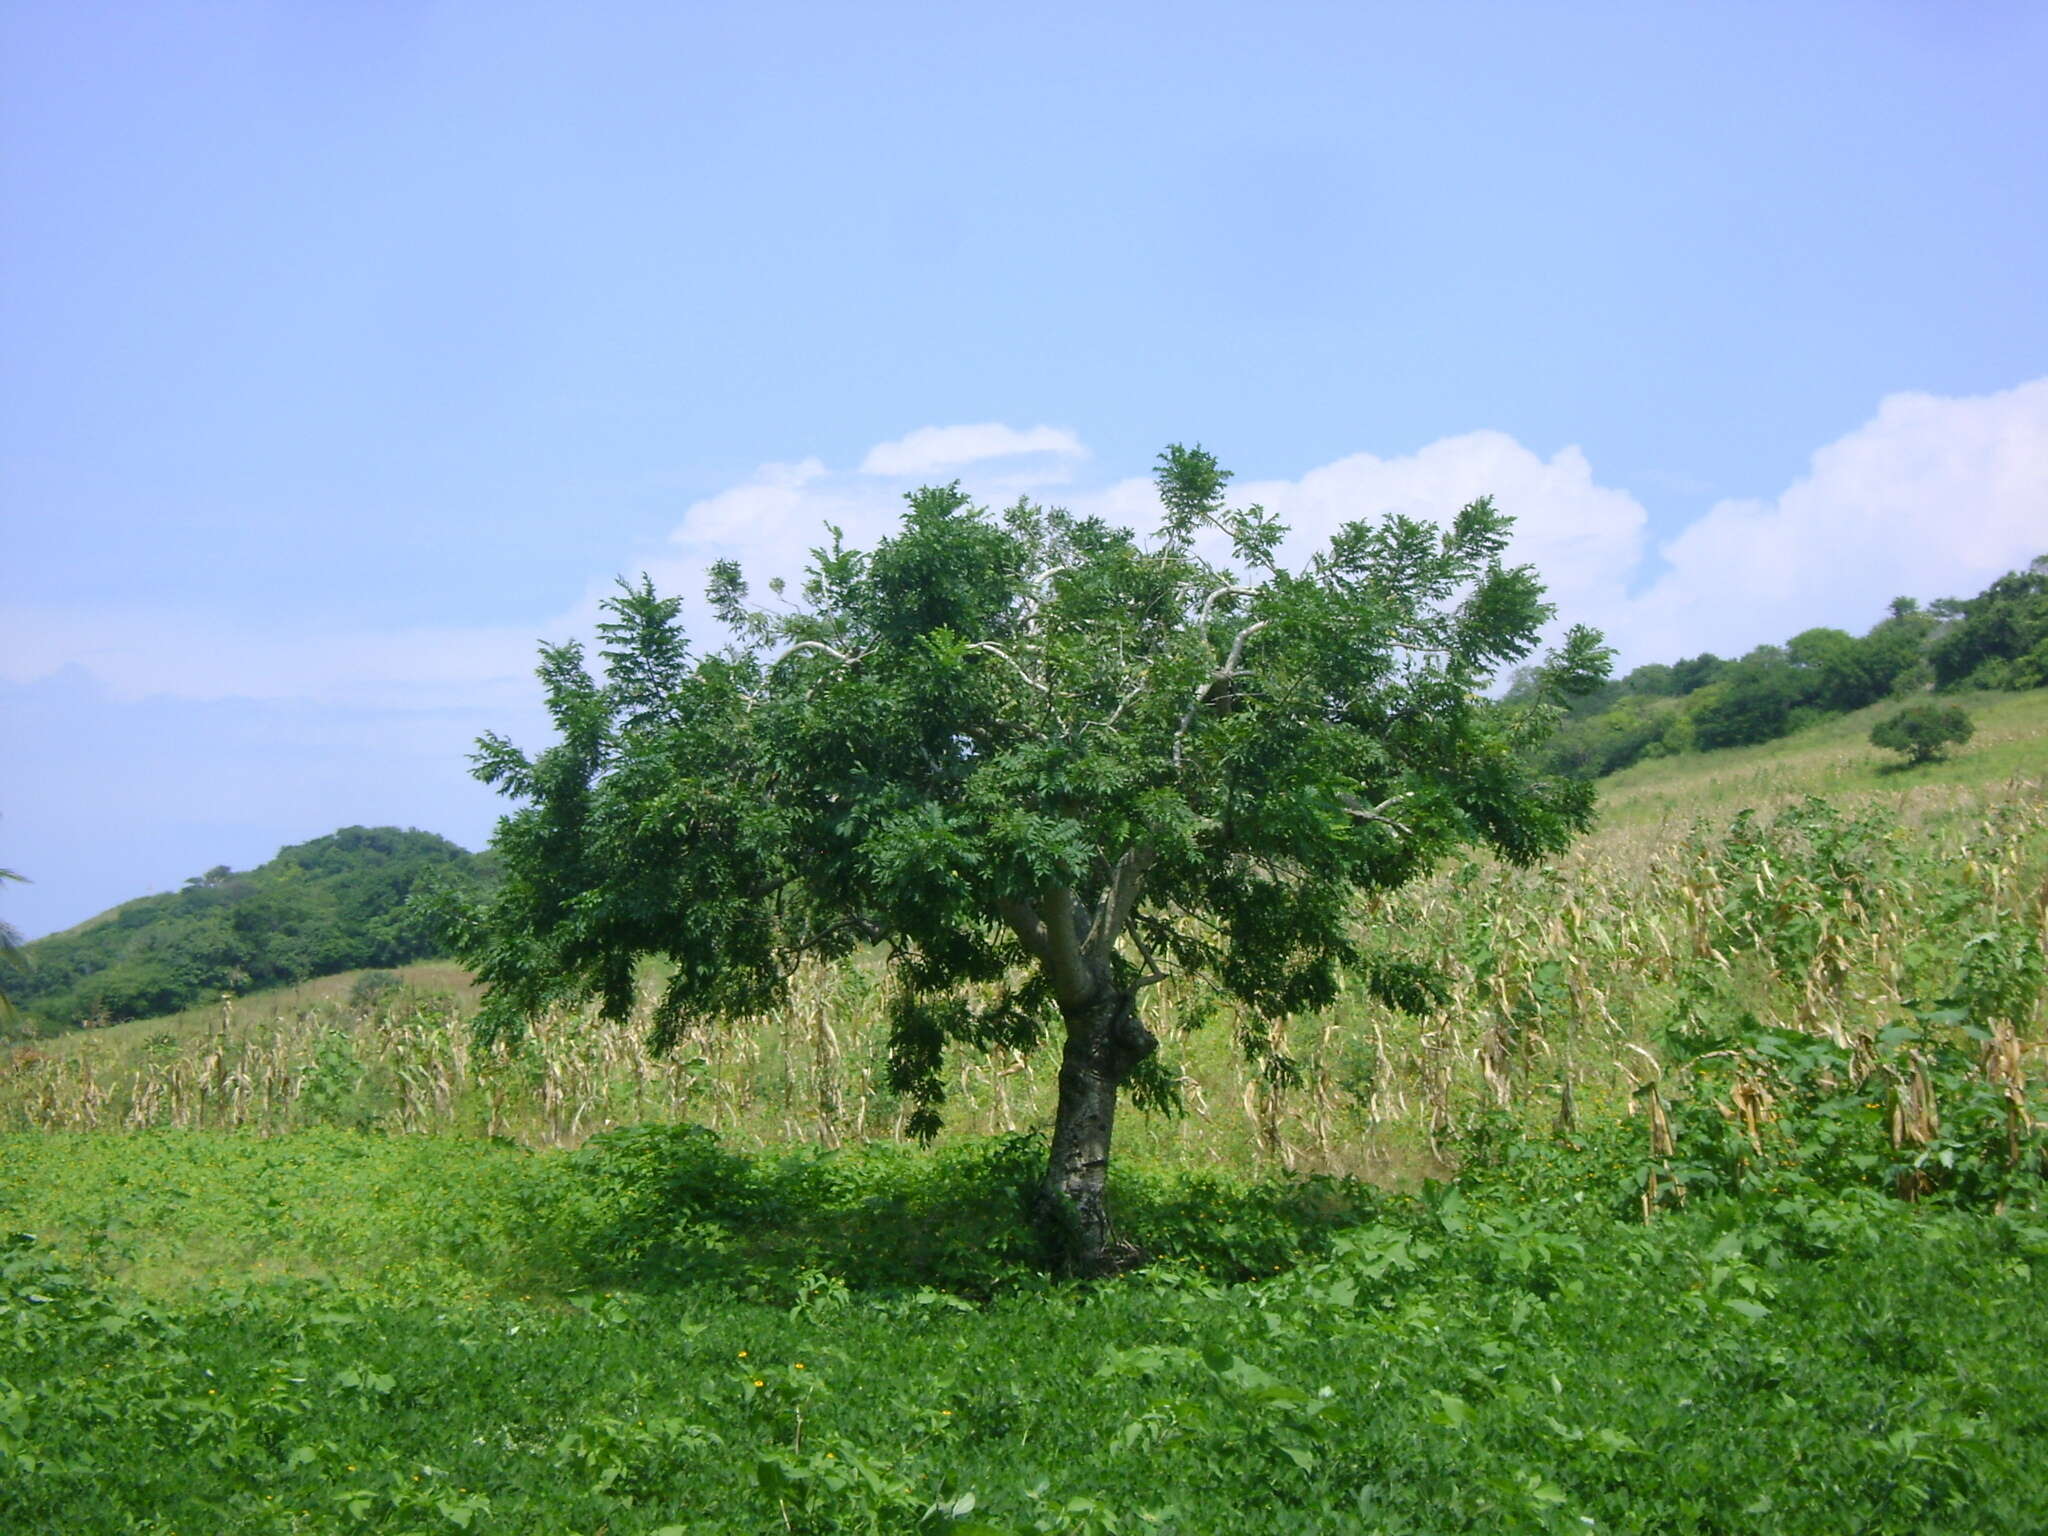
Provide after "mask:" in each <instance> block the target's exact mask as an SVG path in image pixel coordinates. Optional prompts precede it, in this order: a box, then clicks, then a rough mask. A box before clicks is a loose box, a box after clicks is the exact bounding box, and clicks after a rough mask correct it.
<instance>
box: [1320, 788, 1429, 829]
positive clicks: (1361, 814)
mask: <svg viewBox="0 0 2048 1536" xmlns="http://www.w3.org/2000/svg"><path fill="white" fill-rule="evenodd" d="M1414 798H1415V793H1414V791H1413V790H1410V791H1409V792H1408V793H1406V794H1401V795H1390V796H1388V797H1387V798H1386V799H1385V800H1382V801H1381V802H1380V803H1379V804H1378V805H1374V806H1368V805H1367V804H1366V803H1365V802H1364V801H1363V800H1361V799H1359V798H1358V796H1356V795H1349V794H1346V795H1339V796H1338V797H1337V799H1338V802H1339V803H1340V804H1341V805H1343V807H1344V810H1345V813H1346V814H1347V815H1351V816H1355V817H1357V818H1358V819H1359V820H1360V821H1373V822H1378V823H1379V824H1380V825H1381V826H1383V827H1391V828H1393V830H1394V831H1395V832H1397V833H1399V834H1400V835H1401V836H1402V837H1413V836H1414V835H1415V831H1414V829H1413V828H1412V827H1410V826H1409V825H1408V824H1407V823H1406V822H1403V821H1396V820H1394V818H1393V817H1391V816H1389V815H1388V814H1387V812H1388V811H1390V810H1391V809H1393V808H1394V807H1395V806H1397V805H1399V804H1400V803H1401V802H1402V801H1403V800H1413V799H1414Z"/></svg>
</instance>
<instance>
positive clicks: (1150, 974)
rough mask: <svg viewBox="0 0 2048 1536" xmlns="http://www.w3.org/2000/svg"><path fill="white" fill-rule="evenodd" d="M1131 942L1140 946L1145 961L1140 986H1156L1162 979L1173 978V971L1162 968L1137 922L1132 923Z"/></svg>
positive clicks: (1139, 951) (1139, 980)
mask: <svg viewBox="0 0 2048 1536" xmlns="http://www.w3.org/2000/svg"><path fill="white" fill-rule="evenodd" d="M1131 942H1132V943H1133V944H1135V945H1137V946H1138V954H1139V956H1140V957H1141V958H1142V959H1143V960H1144V962H1145V974H1144V975H1142V976H1140V977H1139V978H1138V985H1139V986H1141V987H1155V986H1157V985H1158V984H1159V983H1160V982H1162V981H1171V980H1173V975H1172V973H1171V972H1169V971H1165V970H1162V969H1161V968H1160V965H1159V962H1158V961H1157V960H1156V959H1154V958H1153V956H1152V948H1151V946H1150V945H1148V944H1147V943H1146V942H1145V935H1144V934H1143V933H1142V932H1141V931H1140V930H1139V927H1138V925H1137V924H1136V923H1132V924H1131Z"/></svg>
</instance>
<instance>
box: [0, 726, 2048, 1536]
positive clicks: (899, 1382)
mask: <svg viewBox="0 0 2048 1536" xmlns="http://www.w3.org/2000/svg"><path fill="white" fill-rule="evenodd" d="M1971 708H1972V710H1973V712H1974V713H1975V714H1976V715H1977V719H1978V734H1977V737H1976V739H1975V740H1974V741H1973V742H1972V743H1971V744H1970V746H1969V747H1968V748H1967V749H1965V750H1963V751H1962V752H1959V753H1958V754H1957V755H1956V756H1955V758H1954V759H1953V760H1952V761H1951V762H1949V763H1946V764H1936V765H1932V766H1930V767H1927V768H1921V769H1914V770H1911V771H1907V772H1901V771H1892V770H1889V769H1888V768H1887V766H1886V765H1885V763H1884V761H1883V756H1884V755H1883V754H1879V753H1878V752H1876V751H1875V749H1872V748H1870V747H1869V746H1868V744H1867V742H1865V741H1864V740H1863V738H1864V736H1866V735H1867V732H1868V729H1869V722H1868V720H1860V721H1859V720H1858V719H1856V718H1854V717H1852V718H1850V719H1847V720H1844V721H1838V722H1832V723H1830V724H1828V725H1825V726H1822V727H1819V728H1816V729H1815V730H1813V731H1810V732H1807V733H1804V734H1802V735H1800V736H1798V737H1794V738H1792V739H1790V740H1788V741H1786V742H1781V743H1777V744H1774V746H1772V747H1770V748H1760V749H1750V750H1747V751H1744V752H1729V753H1722V754H1715V755H1712V756H1707V757H1699V758H1688V759H1675V760H1668V761H1664V762H1658V763H1651V764H1645V765H1641V766H1639V767H1638V768H1636V769H1633V770H1630V771H1629V772H1628V773H1626V774H1623V775H1619V776H1617V777H1616V778H1615V779H1613V780H1610V781H1607V783H1606V785H1605V786H1603V787H1604V789H1605V791H1606V806H1607V811H1606V814H1605V816H1604V818H1603V824H1602V828H1601V830H1600V831H1599V833H1598V834H1597V835H1596V836H1594V837H1593V838H1591V839H1589V840H1588V841H1587V843H1586V844H1585V845H1584V846H1583V847H1582V848H1581V849H1579V850H1578V851H1576V852H1575V853H1574V854H1573V855H1572V856H1571V857H1570V858H1568V859H1566V860H1563V861H1561V862H1560V863H1559V864H1558V865H1557V866H1556V867H1555V868H1553V869H1549V870H1541V871H1534V872H1528V873H1517V872H1514V871H1508V870H1503V869H1500V868H1497V867H1494V866H1492V865H1489V864H1481V863H1474V864H1470V865H1467V866H1464V867H1461V868H1456V869H1450V870H1446V871H1444V872H1443V873H1442V875H1441V877H1440V878H1438V879H1436V880H1434V881H1432V882H1430V883H1429V884H1427V885H1426V886H1422V887H1418V888H1416V889H1415V890H1413V891H1411V892H1407V893H1403V895H1402V896H1400V897H1399V898H1398V899H1396V900H1392V901H1389V902H1386V903H1383V904H1382V905H1381V906H1379V907H1378V908H1377V909H1375V910H1374V911H1373V912H1371V913H1369V914H1368V917H1367V920H1368V921H1369V922H1371V923H1373V924H1374V925H1376V927H1377V928H1378V929H1380V930H1382V931H1384V932H1386V933H1387V934H1389V935H1390V936H1393V937H1394V938H1395V939H1396V940H1397V941H1398V942H1399V944H1400V945H1402V946H1403V947H1404V948H1405V949H1406V950H1407V951H1408V952H1411V953H1416V954H1427V955H1431V956H1433V957H1436V958H1438V959H1440V960H1443V961H1444V962H1445V963H1446V964H1447V966H1448V969H1449V971H1450V973H1451V979H1452V995H1451V1000H1450V1002H1449V1003H1448V1004H1447V1005H1446V1007H1444V1008H1443V1009H1442V1010H1440V1011H1438V1012H1435V1013H1432V1014H1430V1015H1428V1016H1425V1017H1421V1018H1408V1017H1402V1016H1398V1015H1394V1014H1389V1013H1386V1012H1384V1011H1382V1010H1379V1009H1377V1008H1375V1007H1373V1006H1370V1005H1368V1004H1367V1003H1365V1002H1364V1001H1362V1000H1360V999H1357V998H1353V997H1347V998H1346V999H1345V1000H1344V1002H1342V1003H1341V1004H1340V1005H1339V1006H1338V1007H1337V1008H1336V1009H1333V1010H1332V1011H1331V1013H1330V1014H1329V1015H1328V1016H1326V1017H1318V1018H1313V1019H1298V1020H1293V1021H1289V1023H1288V1024H1287V1025H1286V1026H1285V1027H1284V1028H1283V1029H1281V1030H1278V1031H1276V1032H1275V1033H1274V1034H1273V1035H1271V1036H1270V1037H1267V1038H1265V1039H1263V1040H1261V1039H1259V1038H1257V1037H1255V1036H1254V1037H1253V1038H1251V1039H1250V1042H1249V1043H1251V1044H1252V1045H1253V1047H1254V1049H1253V1051H1252V1053H1251V1056H1250V1059H1249V1060H1248V1059H1247V1056H1246V1053H1245V1051H1244V1050H1243V1049H1242V1048H1241V1047H1242V1046H1243V1045H1244V1044H1246V1043H1247V1040H1246V1037H1247V1033H1248V1025H1247V1022H1246V1021H1244V1020H1241V1019H1238V1018H1235V1017H1234V1016H1232V1015H1231V1014H1230V1013H1229V1012H1228V1011H1227V1010H1223V1009H1220V1008H1219V1007H1218V1006H1217V1005H1215V1004H1214V1003H1213V1001H1212V1000H1210V999H1207V998H1205V997H1203V996H1202V995H1200V994H1198V993H1196V992H1193V991H1191V990H1188V989H1176V988H1172V987H1167V988H1161V989H1158V993H1162V994H1164V995H1163V996H1158V995H1157V994H1155V996H1156V997H1157V1001H1156V1005H1155V1008H1154V1014H1153V1017H1154V1018H1155V1020H1156V1021H1157V1023H1158V1025H1159V1027H1160V1028H1161V1030H1162V1033H1163V1034H1164V1035H1165V1037H1166V1040H1167V1044H1168V1050H1169V1051H1170V1052H1171V1053H1172V1054H1173V1056H1174V1058H1175V1059H1176V1061H1177V1063H1178V1065H1179V1068H1180V1071H1181V1077H1182V1093H1183V1098H1184V1101H1185V1112H1184V1113H1183V1114H1181V1115H1178V1116H1173V1115H1167V1114H1144V1113H1139V1112H1135V1111H1131V1112H1127V1113H1126V1115H1125V1117H1124V1118H1123V1120H1122V1122H1121V1123H1120V1127H1119V1149H1120V1151H1119V1155H1120V1164H1119V1168H1118V1170H1117V1178H1116V1182H1115V1185H1114V1190H1113V1193H1114V1197H1115V1200H1116V1202H1117V1208H1118V1210H1119V1212H1120V1219H1121V1220H1122V1222H1123V1223H1124V1225H1125V1226H1126V1228H1127V1229H1128V1230H1129V1232H1130V1233H1131V1234H1132V1235H1134V1236H1135V1237H1137V1238H1138V1239H1139V1240H1140V1241H1141V1242H1143V1243H1144V1244H1145V1245H1146V1247H1147V1248H1148V1249H1149V1250H1150V1251H1151V1252H1152V1254H1153V1255H1154V1258H1155V1262H1154V1263H1153V1265H1152V1266H1151V1267H1150V1268H1149V1269H1147V1270H1145V1271H1143V1272H1141V1273H1139V1274H1136V1275H1133V1276H1129V1277H1126V1278H1124V1279H1122V1280H1119V1281H1117V1282H1114V1283H1108V1284H1102V1285H1098V1286H1094V1287H1085V1288H1083V1287H1060V1286H1054V1285H1052V1284H1050V1283H1049V1282H1047V1281H1046V1280H1044V1279H1043V1278H1042V1277H1041V1275H1040V1274H1039V1272H1038V1269H1037V1267H1036V1264H1035V1258H1036V1255H1035V1254H1034V1252H1033V1251H1032V1249H1031V1247H1030V1244H1029V1242H1028V1240H1027V1238H1026V1236H1025V1232H1024V1228H1023V1226H1022V1224H1021V1222H1020V1221H1019V1219H1018V1217H1019V1213H1020V1209H1021V1201H1022V1198H1023V1197H1022V1191H1023V1189H1024V1188H1025V1186H1027V1185H1028V1183H1029V1181H1030V1179H1031V1177H1032V1175H1033V1173H1034V1172H1035V1171H1036V1169H1037V1167H1038V1166H1039V1160H1040V1159H1041V1158H1042V1156H1043V1144H1042V1140H1040V1138H1039V1135H1038V1131H1039V1128H1041V1127H1042V1126H1043V1124H1044V1123H1045V1118H1046V1113H1047V1109H1048V1107H1049V1089H1050V1084H1049V1081H1048V1078H1047V1075H1046V1067H1045V1064H1044V1063H1041V1062H1034V1061H1028V1060H1022V1059H997V1060H986V1059H963V1060H962V1061H960V1062H958V1063H957V1064H956V1067H955V1079H954V1083H953V1088H954V1091H953V1093H952V1095H951V1101H950V1102H949V1104H948V1106H947V1109H948V1114H949V1120H948V1129H947V1131H946V1133H945V1134H944V1135H943V1136H942V1137H941V1139H940V1141H939V1143H938V1145H937V1146H936V1147H934V1148H932V1149H930V1150H920V1149H917V1148H915V1147H911V1146H907V1145H905V1144H904V1143H903V1142H902V1141H901V1139H900V1136H899V1135H898V1132H899V1130H900V1118H899V1116H900V1107H899V1106H897V1105H896V1104H895V1103H894V1101H893V1099H892V1098H891V1097H890V1096H889V1095H888V1093H887V1092H886V1089H885V1087H884V1085H883V1082H882V1078H881V1075H880V1072H879V1070H878V1068H879V1052H880V1039H881V1035H880V1029H881V1005H882V1001H883V999H882V996H881V984H880V983H879V982H878V980H877V977H876V974H875V971H874V969H873V968H872V967H867V968H858V967H857V968H854V969H852V970H849V971H847V972H843V973H826V972H817V973H813V974H810V975H807V976H805V977H803V978H800V980H799V984H798V986H797V989H796V991H795V993H794V995H793V997H792V1000H791V1005H790V1007H789V1008H788V1009H787V1010H786V1011H785V1012H784V1013H783V1014H781V1015H778V1016H776V1017H773V1018H768V1019H763V1020H761V1021H759V1022H758V1023H757V1024H755V1025H753V1026H750V1027H747V1028H743V1029H737V1030H718V1031H714V1030H706V1031H702V1032H699V1033H698V1034H696V1035H693V1036H692V1037H691V1038H690V1039H689V1041H688V1042H686V1045H685V1047H684V1049H683V1050H682V1051H680V1052H678V1053H677V1054H676V1055H675V1056H674V1057H672V1058H670V1059H666V1060H655V1059H653V1058H650V1057H649V1056H648V1055H647V1054H646V1052H645V1051H644V1049H642V1048H641V1046H640V1044H639V1040H638V1036H637V1032H636V1029H635V1028H634V1027H632V1026H626V1027H610V1026H603V1027H600V1026H597V1025H595V1024H594V1023H592V1022H591V1021H589V1020H587V1019H580V1018H574V1017H567V1016H565V1017H561V1018H556V1019H550V1020H545V1021H542V1023H541V1026H540V1028H539V1029H538V1030H537V1031H536V1032H535V1033H534V1034H533V1035H532V1036H531V1037H529V1039H528V1040H527V1041H526V1042H525V1043H523V1044H522V1045H521V1046H519V1047H517V1048H514V1049H505V1050H500V1051H495V1052H485V1051H480V1050H478V1049H477V1048H475V1047H474V1046H473V1045H472V1044H471V1043H470V1041H469V1039H468V1035H467V1032H466V1030H465V1028H464V1021H465V1019H466V1017H467V1016H468V1014H469V1012H470V1011H471V1009H473V1007H474V1002H475V999H474V996H473V993H472V992H471V990H470V989H469V986H468V983H467V979H466V978H465V977H464V976H463V975H462V974H461V973H460V972H458V971H455V970H454V969H452V968H449V967H439V968H426V967H417V968H412V969H409V970H408V971H407V972H406V974H405V976H404V978H403V984H402V985H399V986H395V987H385V988H383V989H381V990H380V989H379V988H378V987H376V986H374V985H373V986H366V987H365V986H359V985H358V982H357V979H356V978H347V977H343V978H329V979H328V980H326V981H323V982H319V983H314V984H312V985H310V986H309V987H307V988H302V989H296V990H295V991H293V992H292V993H288V994H272V995H269V996H265V997H252V998H246V999H239V1000H235V1001H233V1002H232V1004H231V1005H227V1006H223V1007H217V1008H210V1009H204V1010H196V1011H194V1012H192V1013H190V1014H187V1015H181V1016H179V1017H177V1018H173V1019H164V1020H152V1021H145V1022H139V1023H134V1024H128V1025H122V1026H117V1027H115V1028H112V1029H107V1030H97V1031H91V1032H87V1033H84V1034H79V1035H74V1036H69V1037H65V1038H63V1039H60V1040H56V1041H50V1042H41V1043H37V1044H35V1045H34V1046H32V1047H29V1048H26V1049H17V1050H16V1051H15V1052H14V1053H13V1054H12V1055H11V1056H10V1057H9V1058H8V1060H7V1061H6V1064H5V1066H4V1069H0V1126H4V1127H5V1129H4V1130H0V1233H4V1232H8V1231H13V1232H19V1233H23V1234H27V1233H33V1234H35V1237H34V1239H33V1240H30V1239H28V1238H27V1237H25V1236H24V1237H16V1238H13V1239H7V1240H4V1241H5V1242H6V1244H7V1245H6V1246H5V1247H0V1529H4V1530H6V1531H9V1532H14V1531H22V1532H53V1533H54V1532H99V1531H108V1532H124V1531H136V1532H140V1531H148V1532H164V1533H168V1532H186V1533H197V1532H216V1531H258V1532H313V1531H319V1532H327V1531H348V1532H355V1531H362V1532H393V1533H398V1532H439V1531H464V1530H466V1531H492V1532H498V1531H503V1532H536V1533H539V1532H549V1533H552V1532H578V1533H587V1536H597V1533H600V1532H602V1533H606V1536H620V1533H627V1532H645V1533H674V1532H696V1531H714V1532H715V1531H732V1532H760V1531H792V1532H794V1531H817V1532H824V1531H863V1532H896V1531H913V1530H930V1531H946V1530H950V1531H956V1532H961V1533H972V1532H976V1531H979V1532H983V1533H988V1532H996V1533H1003V1532H1013V1533H1022V1532H1046V1533H1051V1532H1076V1533H1081V1532H1087V1533H1094V1532H1134V1531H1147V1532H1155V1531H1156V1532H1166V1531H1172V1532H1210V1531H1232V1532H1238V1531H1247V1532H1258V1531H1274V1532H1280V1531H1286V1532H1295V1531H1328V1532H1359V1533H1367V1532H1386V1533H1394V1532H1413V1533H1421V1532H1440V1531H1474V1532H1478V1531H1487V1532H1494V1531H1508V1532H1521V1531H1527V1532H1544V1533H1554V1532H1564V1531H1571V1532H1584V1531H1641V1532H1650V1531H1657V1532H1679V1531H1682V1532H1727V1533H1737V1532H1740V1533H1745V1536H1747V1533H1769V1532H1787V1533H1790V1532H1814V1533H1821V1532H1826V1533H1830V1536H1832V1533H1835V1532H1842V1531H1867V1532H1902V1533H1903V1532H1938V1531H1970V1532H1979V1531H1981V1532H2011V1531H2025V1530H2036V1529H2048V1471H2044V1469H2048V1306H2044V1303H2048V1215H2044V1214H2043V1207H2044V1199H2043V1169H2044V1166H2048V1164H2044V1158H2048V1129H2044V1124H2048V1093H2044V1089H2043V1079H2044V1076H2048V1073H2044V1070H2043V1061H2042V1046H2043V1038H2044V1034H2048V1017H2044V1014H2043V986H2042V966H2043V924H2044V921H2048V794H2044V789H2043V783H2042V779H2043V770H2044V769H2048V695H2043V696H2040V697H2035V696H2031V695H2009V696H1996V697H1991V698H1987V699H1982V700H1974V701H1972V702H1971ZM1813 795H1819V796H1820V797H1821V798H1820V799H1819V800H1817V801H1816V800H1810V799H1809V798H1808V797H1809V796H1813ZM1752 809H1753V810H1754V811H1755V812H1756V814H1754V815H1752V816H1749V817H1741V818H1739V817H1738V813H1740V812H1742V811H1745V810H1752ZM691 1123H694V1124H695V1125H696V1126H699V1127H705V1128H708V1129H693V1128H692V1125H691Z"/></svg>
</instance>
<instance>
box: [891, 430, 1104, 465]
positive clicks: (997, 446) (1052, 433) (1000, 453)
mask: <svg viewBox="0 0 2048 1536" xmlns="http://www.w3.org/2000/svg"><path fill="white" fill-rule="evenodd" d="M1025 454H1049V455H1051V456H1052V457H1054V458H1060V459H1084V458H1086V457H1087V456H1088V450H1087V449H1086V448H1084V447H1083V446H1082V445H1081V440H1080V439H1079V438H1078V437H1076V436H1074V434H1073V433H1071V432H1068V431H1065V430H1063V429H1062V428H1059V427H1032V428H1030V429H1029V430H1028V431H1022V432H1020V431H1018V430H1017V428H1015V427H1007V426H1004V425H1003V424H1002V423H1001V422H998V421H984V422H978V423H976V424H974V425H972V426H959V427H919V428H918V429H917V430H916V431H915V432H911V433H909V434H907V435H905V436H903V437H899V438H897V439H896V440H895V441H894V442H888V443H877V444H875V446H874V447H872V448H870V449H869V450H868V456H867V457H866V458H865V459H863V460H861V465H860V472H861V473H862V474H864V475H894V476H903V475H925V474H930V473H931V472H932V471H933V470H939V469H953V468H956V467H958V466H959V465H962V464H978V463H981V462H982V461H983V460H985V459H1011V458H1019V457H1022V456H1023V455H1025Z"/></svg>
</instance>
